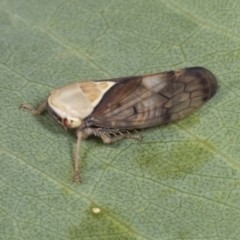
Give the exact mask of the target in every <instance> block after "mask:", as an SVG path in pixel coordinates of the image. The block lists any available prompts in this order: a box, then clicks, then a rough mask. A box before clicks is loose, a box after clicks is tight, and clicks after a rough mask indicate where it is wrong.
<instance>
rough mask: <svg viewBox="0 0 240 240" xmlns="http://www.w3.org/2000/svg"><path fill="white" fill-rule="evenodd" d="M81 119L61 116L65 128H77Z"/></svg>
mask: <svg viewBox="0 0 240 240" xmlns="http://www.w3.org/2000/svg"><path fill="white" fill-rule="evenodd" d="M81 123H82V121H81V120H80V119H68V118H63V121H62V124H63V126H64V127H66V128H77V127H79V126H80V125H81Z"/></svg>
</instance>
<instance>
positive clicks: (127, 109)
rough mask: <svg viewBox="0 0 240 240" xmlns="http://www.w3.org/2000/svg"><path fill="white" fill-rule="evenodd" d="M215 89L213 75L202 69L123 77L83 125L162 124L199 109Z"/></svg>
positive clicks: (127, 125) (185, 69) (116, 126)
mask: <svg viewBox="0 0 240 240" xmlns="http://www.w3.org/2000/svg"><path fill="white" fill-rule="evenodd" d="M109 81H111V80H109ZM216 89H217V81H216V78H215V76H214V75H213V74H212V73H211V72H210V71H209V70H207V69H205V68H202V67H193V68H184V69H180V70H177V71H170V72H162V73H158V74H152V75H147V76H139V77H129V78H122V79H119V80H118V81H117V84H115V85H114V86H113V87H112V88H110V89H109V90H108V92H107V93H105V95H104V97H103V99H102V100H101V101H100V103H99V104H98V105H97V106H96V107H95V109H94V110H93V112H92V114H91V115H90V116H88V117H87V118H86V119H85V124H86V126H96V127H103V128H119V129H136V128H146V127H152V126H156V125H161V124H164V123H168V122H171V121H175V120H177V119H181V118H183V117H184V116H186V115H188V114H189V113H191V112H193V111H195V110H196V109H198V108H200V107H201V106H202V105H203V104H204V103H205V102H206V101H207V100H209V99H210V98H211V97H212V96H213V95H214V94H215V92H216Z"/></svg>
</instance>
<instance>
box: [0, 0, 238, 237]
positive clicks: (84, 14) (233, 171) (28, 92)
mask: <svg viewBox="0 0 240 240" xmlns="http://www.w3.org/2000/svg"><path fill="white" fill-rule="evenodd" d="M239 11H240V1H239V0H234V1H233V0H228V1H224V0H218V1H197V0H170V1H159V0H150V1H144V0H129V1H120V0H119V1H118V0H113V1H110V0H98V1H97V0H95V1H94V0H91V1H84V0H81V1H80V0H79V1H63V0H51V1H47V0H39V1H35V0H22V1H18V0H0V103H1V104H0V113H1V115H0V116H1V118H0V133H1V134H0V189H1V191H0V236H1V237H0V238H1V239H11V240H14V239H18V240H19V239H22V240H23V239H24V240H25V239H31V240H33V239H44V240H46V239H51V240H52V239H58V240H65V239H66V240H67V239H84V240H90V239H91V240H92V239H93V240H94V239H109V240H110V239H119V240H120V239H121V240H122V239H138V240H141V239H148V240H150V239H175V240H176V239H189V240H193V239H209V240H210V239H211V240H212V239H213V240H214V239H215V240H217V239H224V240H225V239H239V234H240V230H239V226H240V208H239V206H240V190H239V189H240V157H239V156H240V145H239V142H240V119H239V116H240V108H239V105H240V97H239V93H240V80H239V79H240V72H239V63H240V51H239V38H240V36H239V30H240V17H239V14H238V13H239ZM190 66H204V67H206V68H208V69H210V70H211V71H212V72H213V73H214V74H216V76H217V78H218V82H219V89H218V92H217V94H216V96H215V97H214V98H213V99H212V100H211V101H210V102H209V103H208V104H206V105H205V106H204V107H203V108H202V109H200V110H199V111H197V112H196V113H194V114H192V115H190V116H189V117H186V118H184V119H183V120H181V121H177V122H175V123H171V124H167V125H164V126H160V127H155V128H150V129H146V130H143V131H141V134H142V135H143V137H144V139H143V142H142V143H138V142H136V141H134V140H131V139H124V140H122V141H119V142H116V143H113V144H111V145H104V144H103V143H102V142H101V140H100V139H98V138H95V137H92V138H89V139H87V140H86V141H84V143H83V146H82V149H81V160H82V162H81V166H82V168H81V179H82V184H80V185H76V184H73V183H72V177H73V158H74V152H75V146H76V136H75V133H74V132H66V131H65V130H64V129H63V128H62V127H61V126H59V125H58V124H57V123H55V121H54V120H53V119H52V117H51V116H49V115H48V114H47V113H46V114H43V115H42V116H33V115H32V114H31V113H30V112H28V111H25V110H19V106H20V104H21V103H23V102H28V103H30V104H33V105H34V106H38V105H39V104H40V103H41V102H42V101H43V100H44V99H46V97H47V96H48V94H49V92H51V90H52V89H54V88H57V87H60V86H62V85H64V84H67V83H69V82H72V81H83V80H86V79H87V80H89V79H104V78H112V77H120V76H131V75H136V74H149V73H154V72H160V71H165V70H170V69H173V70H174V69H178V68H182V67H190ZM95 209H97V210H100V212H99V213H95V212H94V211H95Z"/></svg>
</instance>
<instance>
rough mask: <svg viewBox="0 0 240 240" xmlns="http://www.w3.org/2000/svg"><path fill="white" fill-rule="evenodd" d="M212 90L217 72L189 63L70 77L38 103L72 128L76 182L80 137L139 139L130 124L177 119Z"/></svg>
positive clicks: (147, 124)
mask: <svg viewBox="0 0 240 240" xmlns="http://www.w3.org/2000/svg"><path fill="white" fill-rule="evenodd" d="M216 90H217V80H216V77H215V76H214V75H213V74H212V73H211V72H210V71H209V70H207V69H206V68H203V67H191V68H183V69H180V70H176V71H168V72H160V73H156V74H150V75H145V76H132V77H122V78H115V79H107V80H98V81H88V82H74V83H70V84H68V85H66V86H64V87H62V88H58V89H55V90H53V91H52V92H51V93H50V95H49V97H48V98H47V99H46V100H45V101H44V102H43V103H42V104H41V105H40V106H39V107H38V108H37V109H35V108H34V107H33V106H31V105H29V104H22V105H21V108H26V109H29V110H30V111H31V112H33V113H34V114H37V115H40V114H41V113H42V112H43V111H44V110H46V109H47V110H48V112H49V113H50V114H51V115H52V117H53V118H54V119H55V120H56V121H57V122H58V123H59V124H61V125H62V126H63V127H64V128H66V129H68V128H75V129H77V131H76V132H77V147H76V154H75V162H74V163H75V169H74V182H80V177H79V165H80V164H79V158H80V147H81V142H82V140H83V139H86V138H87V137H88V136H90V135H95V136H98V137H100V138H101V139H102V140H103V142H104V143H112V142H115V141H117V140H120V139H122V138H135V139H138V140H141V138H142V137H141V135H140V134H132V133H130V132H129V131H130V130H136V129H142V128H148V127H154V126H158V125H161V124H164V123H169V122H172V121H175V120H178V119H182V118H183V117H185V116H186V115H188V114H190V113H192V112H194V111H195V110H197V109H198V108H200V107H201V106H202V105H203V104H204V103H205V102H207V101H208V100H209V99H210V98H211V97H212V96H213V95H214V94H215V93H216Z"/></svg>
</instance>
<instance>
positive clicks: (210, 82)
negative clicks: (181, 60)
mask: <svg viewBox="0 0 240 240" xmlns="http://www.w3.org/2000/svg"><path fill="white" fill-rule="evenodd" d="M181 70H183V71H184V74H186V75H189V76H191V77H193V78H196V79H198V80H199V82H200V84H201V85H202V86H206V87H207V88H205V91H206V90H207V92H205V99H203V100H204V101H207V100H209V99H210V98H212V97H213V96H214V95H215V93H216V91H217V86H218V83H217V79H216V77H215V75H214V74H213V73H212V72H211V71H209V70H208V69H206V68H204V67H190V68H184V69H181Z"/></svg>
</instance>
